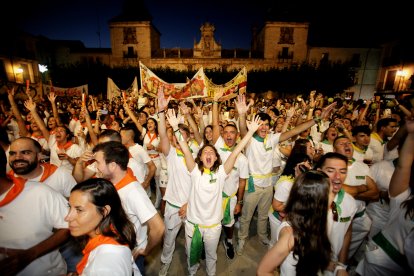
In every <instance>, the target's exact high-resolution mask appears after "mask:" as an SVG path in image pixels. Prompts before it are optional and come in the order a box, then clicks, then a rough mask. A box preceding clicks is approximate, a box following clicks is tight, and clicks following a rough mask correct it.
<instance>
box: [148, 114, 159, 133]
mask: <svg viewBox="0 0 414 276" xmlns="http://www.w3.org/2000/svg"><path fill="white" fill-rule="evenodd" d="M149 120H151V121H153V122H154V124H155V127H154V132H155V134H157V135H158V122H157V120H155V119H154V118H152V117H149V118H148V119H147V124H148V121H149Z"/></svg>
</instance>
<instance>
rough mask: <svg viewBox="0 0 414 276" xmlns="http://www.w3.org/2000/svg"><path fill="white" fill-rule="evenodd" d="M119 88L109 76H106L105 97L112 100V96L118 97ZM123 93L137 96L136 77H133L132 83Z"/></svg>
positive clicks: (119, 93) (119, 94)
mask: <svg viewBox="0 0 414 276" xmlns="http://www.w3.org/2000/svg"><path fill="white" fill-rule="evenodd" d="M121 91H122V90H121V89H120V88H119V87H118V86H117V85H116V84H115V83H114V81H113V80H112V79H111V78H108V81H107V86H106V98H107V99H108V100H112V98H116V97H120V96H121ZM123 91H125V93H126V94H127V95H128V96H134V97H138V79H137V77H135V78H134V81H133V82H132V84H131V85H130V86H129V87H128V88H127V89H125V90H123Z"/></svg>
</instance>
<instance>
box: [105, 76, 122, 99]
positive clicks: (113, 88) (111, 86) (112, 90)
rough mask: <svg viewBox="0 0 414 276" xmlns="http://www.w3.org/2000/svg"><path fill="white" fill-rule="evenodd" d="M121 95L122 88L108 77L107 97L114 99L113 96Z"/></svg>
mask: <svg viewBox="0 0 414 276" xmlns="http://www.w3.org/2000/svg"><path fill="white" fill-rule="evenodd" d="M120 96H121V89H119V88H118V86H117V85H116V84H115V83H114V81H113V80H112V79H111V78H108V81H107V85H106V98H107V99H108V100H112V98H116V97H120Z"/></svg>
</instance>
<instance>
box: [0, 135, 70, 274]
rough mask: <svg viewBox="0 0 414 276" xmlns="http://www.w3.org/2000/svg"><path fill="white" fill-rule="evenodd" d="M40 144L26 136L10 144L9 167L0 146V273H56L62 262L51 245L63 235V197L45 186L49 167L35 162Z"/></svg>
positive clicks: (64, 237) (65, 207) (58, 242)
mask: <svg viewBox="0 0 414 276" xmlns="http://www.w3.org/2000/svg"><path fill="white" fill-rule="evenodd" d="M40 152H41V146H40V144H39V143H38V142H37V141H35V140H33V139H31V138H26V137H24V138H19V139H17V140H15V141H14V142H13V143H12V144H11V148H10V153H9V155H10V166H11V168H12V171H10V172H9V174H8V176H9V179H7V178H6V177H5V176H6V175H5V168H6V162H7V161H6V157H5V154H4V151H3V149H2V148H0V214H1V215H0V233H1V234H0V260H1V261H0V274H1V275H15V274H17V273H19V275H62V274H65V273H66V264H65V262H64V260H63V258H62V256H61V254H60V253H59V251H58V250H57V247H58V246H59V245H61V244H62V243H63V242H64V241H66V240H67V239H68V237H69V231H68V229H67V227H68V225H67V222H65V221H64V217H65V216H66V214H67V213H68V203H67V201H66V199H65V198H64V197H63V196H62V195H61V194H59V193H58V192H56V191H55V190H54V189H51V188H50V187H48V185H39V183H45V182H46V181H50V178H53V175H54V174H56V172H54V173H52V171H53V167H51V166H44V165H42V166H40V165H39V163H38V161H39V158H40Z"/></svg>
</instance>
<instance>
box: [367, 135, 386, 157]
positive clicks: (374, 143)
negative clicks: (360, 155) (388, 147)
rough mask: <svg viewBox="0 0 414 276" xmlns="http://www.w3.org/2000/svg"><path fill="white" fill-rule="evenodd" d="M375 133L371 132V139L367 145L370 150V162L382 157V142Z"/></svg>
mask: <svg viewBox="0 0 414 276" xmlns="http://www.w3.org/2000/svg"><path fill="white" fill-rule="evenodd" d="M380 139H381V138H380V137H379V136H378V134H377V133H371V141H370V142H369V145H368V147H369V148H370V149H371V150H372V153H373V155H372V162H373V163H376V162H379V161H381V160H383V159H384V145H385V144H384V143H383V141H382V140H380Z"/></svg>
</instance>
